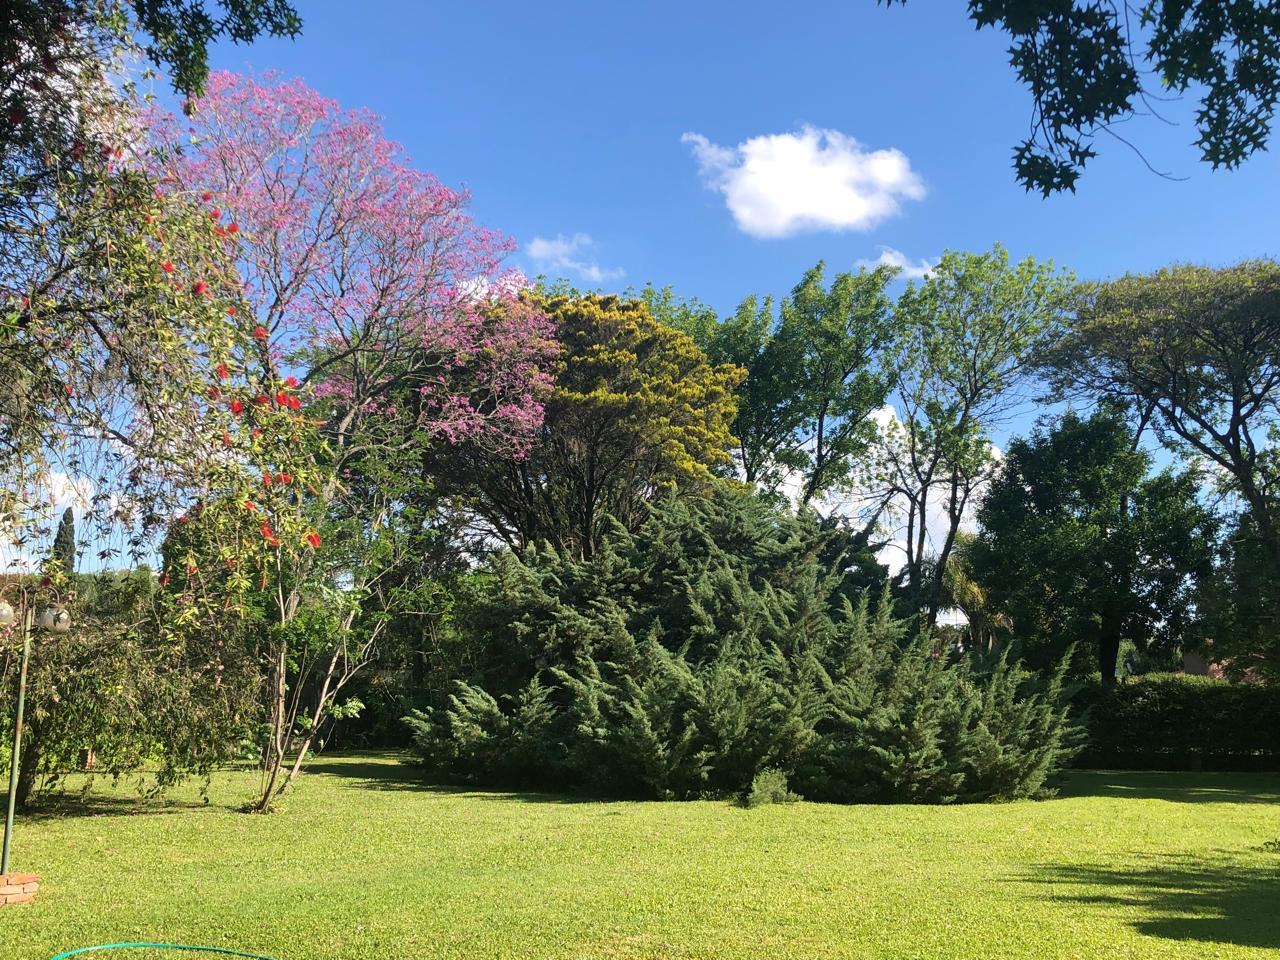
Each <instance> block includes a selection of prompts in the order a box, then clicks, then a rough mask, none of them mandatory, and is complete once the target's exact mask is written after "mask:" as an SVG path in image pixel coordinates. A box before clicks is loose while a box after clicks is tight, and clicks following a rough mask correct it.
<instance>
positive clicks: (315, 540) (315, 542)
mask: <svg viewBox="0 0 1280 960" xmlns="http://www.w3.org/2000/svg"><path fill="white" fill-rule="evenodd" d="M307 543H309V544H311V549H313V550H315V549H317V548H318V547H319V546H320V534H318V533H316V532H315V531H314V530H312V531H311V532H310V533H308V534H307Z"/></svg>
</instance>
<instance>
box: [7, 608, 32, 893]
mask: <svg viewBox="0 0 1280 960" xmlns="http://www.w3.org/2000/svg"><path fill="white" fill-rule="evenodd" d="M23 606H24V607H25V608H26V609H24V610H23V614H22V666H21V667H20V668H19V669H18V716H17V719H16V720H15V721H14V724H13V752H12V753H11V754H10V755H9V809H8V811H7V812H6V813H5V817H4V848H3V851H2V852H0V875H4V874H7V873H8V872H9V844H10V843H11V842H12V840H13V808H14V806H15V805H16V804H17V802H18V765H19V756H20V755H21V752H22V711H23V708H24V707H25V706H26V703H27V661H28V660H30V659H31V625H32V618H33V616H34V613H35V611H34V610H32V609H31V606H30V605H29V604H23Z"/></svg>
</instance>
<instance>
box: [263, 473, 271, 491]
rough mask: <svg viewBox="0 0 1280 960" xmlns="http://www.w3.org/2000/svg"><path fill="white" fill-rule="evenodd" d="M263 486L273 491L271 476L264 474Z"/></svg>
mask: <svg viewBox="0 0 1280 960" xmlns="http://www.w3.org/2000/svg"><path fill="white" fill-rule="evenodd" d="M262 485H263V486H264V487H266V488H267V489H268V490H270V489H271V474H269V473H264V474H263V475H262Z"/></svg>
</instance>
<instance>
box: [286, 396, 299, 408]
mask: <svg viewBox="0 0 1280 960" xmlns="http://www.w3.org/2000/svg"><path fill="white" fill-rule="evenodd" d="M301 406H302V401H301V400H299V399H298V398H297V397H290V398H289V409H290V410H297V409H299V408H301Z"/></svg>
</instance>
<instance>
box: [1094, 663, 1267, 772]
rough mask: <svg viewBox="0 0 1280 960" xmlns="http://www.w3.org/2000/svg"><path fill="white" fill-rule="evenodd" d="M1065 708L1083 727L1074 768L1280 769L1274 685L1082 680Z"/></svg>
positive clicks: (1180, 678)
mask: <svg viewBox="0 0 1280 960" xmlns="http://www.w3.org/2000/svg"><path fill="white" fill-rule="evenodd" d="M1073 708H1074V709H1075V710H1077V711H1078V712H1079V714H1080V715H1081V717H1082V718H1083V720H1084V722H1085V724H1086V726H1087V728H1088V747H1087V749H1086V750H1085V751H1084V752H1083V753H1082V754H1081V755H1080V756H1079V758H1078V761H1077V762H1078V763H1079V764H1080V765H1082V766H1099V767H1111V768H1114V767H1129V768H1149V769H1157V770H1187V769H1193V768H1198V767H1200V766H1203V767H1204V768H1205V769H1210V770H1215V769H1216V770H1276V769H1280V688H1277V687H1274V686H1269V685H1265V684H1260V683H1228V682H1227V681H1225V680H1214V679H1211V678H1209V677H1195V676H1187V675H1185V674H1164V675H1161V674H1148V675H1146V676H1142V677H1131V678H1129V679H1127V680H1125V681H1124V682H1122V683H1120V684H1117V685H1115V686H1114V687H1110V688H1108V687H1105V686H1103V685H1100V684H1097V683H1094V684H1087V685H1085V686H1084V687H1083V689H1081V690H1080V692H1079V693H1077V694H1076V696H1075V697H1074V702H1073Z"/></svg>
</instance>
